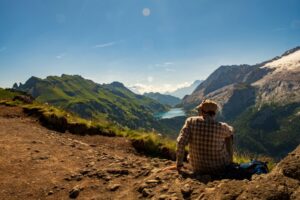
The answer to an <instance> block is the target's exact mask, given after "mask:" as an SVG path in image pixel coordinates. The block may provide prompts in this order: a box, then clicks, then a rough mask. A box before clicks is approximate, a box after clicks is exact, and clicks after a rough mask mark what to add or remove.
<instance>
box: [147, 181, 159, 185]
mask: <svg viewBox="0 0 300 200" xmlns="http://www.w3.org/2000/svg"><path fill="white" fill-rule="evenodd" d="M159 182H160V181H159V180H147V181H146V183H148V184H150V183H159Z"/></svg>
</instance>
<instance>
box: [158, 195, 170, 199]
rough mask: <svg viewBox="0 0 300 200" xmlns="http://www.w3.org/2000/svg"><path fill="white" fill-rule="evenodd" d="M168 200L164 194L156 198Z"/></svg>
mask: <svg viewBox="0 0 300 200" xmlns="http://www.w3.org/2000/svg"><path fill="white" fill-rule="evenodd" d="M168 198H169V196H168V195H166V194H162V195H160V196H159V197H158V199H159V200H165V199H168Z"/></svg>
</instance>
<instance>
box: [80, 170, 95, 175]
mask: <svg viewBox="0 0 300 200" xmlns="http://www.w3.org/2000/svg"><path fill="white" fill-rule="evenodd" d="M91 171H92V170H91V169H82V170H80V171H79V173H80V174H82V175H86V174H88V173H90V172H91Z"/></svg>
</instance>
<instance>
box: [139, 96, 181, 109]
mask: <svg viewBox="0 0 300 200" xmlns="http://www.w3.org/2000/svg"><path fill="white" fill-rule="evenodd" d="M144 96H146V97H149V98H151V99H154V100H156V101H158V102H159V103H161V104H164V105H168V106H172V107H174V106H176V105H177V104H179V103H180V102H181V99H179V98H178V97H174V96H171V95H167V94H160V93H158V92H155V93H154V92H149V93H145V94H144Z"/></svg>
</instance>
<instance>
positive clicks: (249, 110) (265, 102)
mask: <svg viewBox="0 0 300 200" xmlns="http://www.w3.org/2000/svg"><path fill="white" fill-rule="evenodd" d="M207 98H209V99H213V100H215V101H217V102H218V103H219V105H220V111H221V112H220V115H219V116H218V117H219V119H220V120H222V121H227V122H230V123H231V124H232V125H234V126H235V130H236V135H237V145H238V148H239V149H243V150H246V151H249V152H252V153H258V154H261V153H262V154H268V155H270V156H272V157H279V158H282V156H284V155H286V153H287V152H289V151H291V149H294V148H295V147H296V145H297V144H299V142H300V137H299V134H298V133H299V132H300V126H298V125H297V124H299V123H300V117H299V116H300V115H299V114H298V113H299V109H300V47H297V48H294V49H292V50H289V51H287V52H285V53H284V54H283V55H282V56H279V57H275V58H274V59H272V60H269V61H266V62H263V63H260V64H256V65H232V66H221V67H219V68H218V69H217V70H216V71H214V72H213V73H212V74H211V75H210V76H209V77H208V78H207V79H206V80H205V81H204V82H202V83H201V84H200V85H199V86H198V87H197V88H196V90H195V91H194V92H193V93H192V94H191V95H189V96H187V97H185V98H184V99H183V106H184V107H185V109H187V110H190V111H191V110H193V109H194V108H195V107H196V106H197V105H198V104H199V103H200V102H201V101H202V100H203V99H207ZM192 113H193V112H192ZM194 113H196V112H194ZM270 113H271V115H272V116H271V115H270ZM258 121H260V122H261V123H257V122H258ZM260 124H262V125H260ZM256 125H257V126H256ZM288 138H289V139H288ZM293 141H295V142H293Z"/></svg>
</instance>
